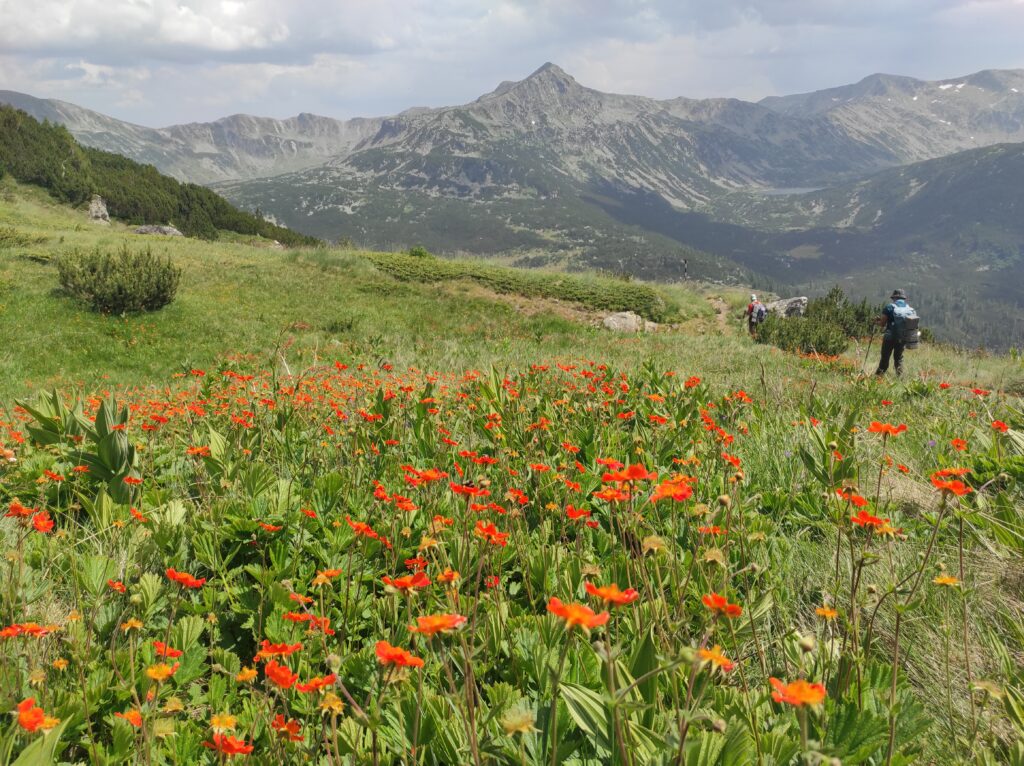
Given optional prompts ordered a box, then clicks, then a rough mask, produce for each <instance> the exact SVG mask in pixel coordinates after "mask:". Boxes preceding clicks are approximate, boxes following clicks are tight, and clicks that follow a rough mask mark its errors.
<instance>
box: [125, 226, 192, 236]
mask: <svg viewBox="0 0 1024 766" xmlns="http://www.w3.org/2000/svg"><path fill="white" fill-rule="evenodd" d="M135 233H136V234H163V235H164V236H165V237H184V236H185V235H184V234H182V233H181V232H180V231H178V230H177V229H175V228H174V227H173V226H152V225H150V226H139V227H138V228H137V229H136V230H135Z"/></svg>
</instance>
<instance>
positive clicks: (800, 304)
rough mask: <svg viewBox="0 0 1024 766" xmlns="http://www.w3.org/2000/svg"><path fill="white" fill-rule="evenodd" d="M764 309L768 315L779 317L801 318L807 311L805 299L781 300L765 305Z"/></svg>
mask: <svg viewBox="0 0 1024 766" xmlns="http://www.w3.org/2000/svg"><path fill="white" fill-rule="evenodd" d="M765 308H766V309H768V313H769V314H776V315H777V316H781V317H802V316H803V315H804V313H805V312H806V311H807V298H806V297H800V298H783V299H782V300H778V301H772V302H771V303H766V304H765Z"/></svg>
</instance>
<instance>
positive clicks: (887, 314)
mask: <svg viewBox="0 0 1024 766" xmlns="http://www.w3.org/2000/svg"><path fill="white" fill-rule="evenodd" d="M889 299H890V301H891V303H889V304H888V305H886V307H885V308H884V309H882V315H881V316H880V317H878V324H879V325H881V326H882V327H884V328H885V330H884V331H883V333H882V356H881V358H880V359H879V360H878V369H877V370H875V375H877V376H879V377H881V376H883V375H885V373H886V372H888V371H889V359H890V358H891V359H892V360H893V361H894V362H895V365H896V375H897V377H898V376H900V375H902V374H903V352H904V350H906V348H907V338H908V337H909V333H908V329H909V328H910V325H913V332H914V334H915V335H916V332H917V312H916V311H914V309H913V308H912V307H911V306H910V304H908V303H907V294H906V293H905V292H904V291H903V290H900V289H898V288H897V289H896V290H893V291H892V295H891V296H889ZM908 320H909V321H908Z"/></svg>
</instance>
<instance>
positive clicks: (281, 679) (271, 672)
mask: <svg viewBox="0 0 1024 766" xmlns="http://www.w3.org/2000/svg"><path fill="white" fill-rule="evenodd" d="M263 672H264V673H266V675H267V678H268V679H269V680H270V681H272V682H274V683H275V684H277V685H278V686H280V687H281V688H282V689H290V688H292V687H293V686H294V685H295V682H296V681H297V680H298V679H299V674H298V673H292V672H291V671H290V670H289V669H288V667H287V666H286V665H281V664H279V663H278V662H277V660H271V661H270V662H268V663H267V666H266V667H265V668H264V669H263Z"/></svg>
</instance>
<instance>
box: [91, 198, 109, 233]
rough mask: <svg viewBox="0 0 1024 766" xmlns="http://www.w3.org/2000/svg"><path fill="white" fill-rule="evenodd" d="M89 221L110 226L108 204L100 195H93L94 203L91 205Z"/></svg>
mask: <svg viewBox="0 0 1024 766" xmlns="http://www.w3.org/2000/svg"><path fill="white" fill-rule="evenodd" d="M89 221H90V222H92V223H98V224H100V225H102V226H108V225H110V215H109V214H108V213H107V203H106V202H104V201H103V197H101V196H100V195H99V194H93V195H92V201H91V202H90V203H89Z"/></svg>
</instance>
